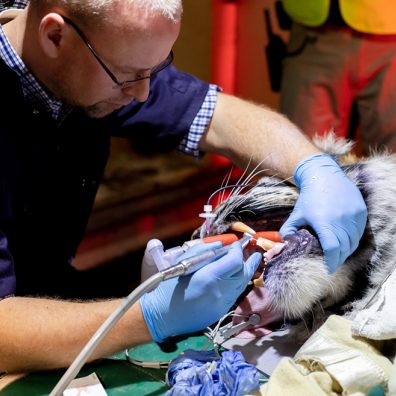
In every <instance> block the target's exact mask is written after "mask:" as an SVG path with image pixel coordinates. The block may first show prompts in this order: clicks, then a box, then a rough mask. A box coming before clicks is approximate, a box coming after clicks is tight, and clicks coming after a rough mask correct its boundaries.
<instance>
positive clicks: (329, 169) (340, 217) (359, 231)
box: [280, 154, 367, 273]
mask: <svg viewBox="0 0 396 396" xmlns="http://www.w3.org/2000/svg"><path fill="white" fill-rule="evenodd" d="M294 181H295V183H296V185H297V187H298V188H299V189H300V196H299V198H298V200H297V203H296V205H295V207H294V210H293V212H292V213H291V215H290V217H289V218H288V219H287V221H286V222H285V224H284V225H283V226H282V228H281V229H280V234H281V236H282V237H283V238H284V237H285V236H287V235H292V234H294V233H295V232H296V231H297V229H298V228H301V227H302V226H304V225H309V226H311V227H312V228H313V229H314V230H315V232H316V234H317V235H318V237H319V240H320V243H321V245H322V249H323V251H324V259H325V262H326V264H327V266H328V268H329V272H330V273H333V272H334V271H335V270H336V269H337V268H338V267H339V266H340V265H341V264H342V263H343V262H344V261H345V260H346V259H347V257H348V256H350V255H351V254H352V253H353V252H354V251H355V249H356V248H357V247H358V244H359V240H360V238H361V237H362V235H363V231H364V228H365V226H366V221H367V208H366V205H365V203H364V200H363V197H362V195H361V193H360V191H359V190H358V188H357V187H356V186H355V185H354V184H353V183H352V182H351V181H350V180H349V179H348V178H347V177H346V176H345V174H344V172H343V171H342V169H341V168H340V167H339V165H338V164H337V163H336V162H335V160H334V159H333V158H332V157H330V156H329V155H327V154H315V155H313V156H311V157H308V158H305V159H304V160H302V161H301V162H300V163H299V164H298V165H297V167H296V170H295V171H294Z"/></svg>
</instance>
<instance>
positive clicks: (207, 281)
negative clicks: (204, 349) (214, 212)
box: [140, 242, 262, 342]
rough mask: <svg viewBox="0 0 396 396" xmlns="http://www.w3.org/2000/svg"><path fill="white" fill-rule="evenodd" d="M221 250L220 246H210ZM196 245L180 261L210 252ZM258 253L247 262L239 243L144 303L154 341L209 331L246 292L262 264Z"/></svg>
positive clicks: (169, 283) (153, 293)
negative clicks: (207, 329) (207, 327)
mask: <svg viewBox="0 0 396 396" xmlns="http://www.w3.org/2000/svg"><path fill="white" fill-rule="evenodd" d="M202 245H204V244H202ZM208 245H211V248H212V249H213V246H219V245H218V244H208ZM208 245H206V246H201V245H196V246H193V247H192V248H191V249H189V250H188V251H187V252H186V254H184V255H183V256H181V257H179V258H178V261H180V260H182V259H183V258H187V257H188V255H190V254H191V255H192V253H194V254H197V253H201V252H203V251H205V250H208ZM261 257H262V256H261V254H260V253H255V254H253V255H252V256H250V257H249V259H248V260H247V261H246V263H244V262H243V253H242V248H241V245H240V244H239V242H235V243H234V244H233V245H232V247H231V249H230V251H229V252H228V253H227V254H226V255H225V256H223V257H222V258H220V259H219V260H217V261H214V262H213V263H210V264H208V265H207V266H205V267H203V268H201V269H200V270H199V271H197V272H194V273H193V274H191V275H188V276H182V277H178V278H174V279H168V280H166V281H164V282H162V283H161V284H160V285H159V286H158V287H157V288H156V289H154V290H153V291H151V292H150V293H146V294H145V295H143V296H142V298H141V299H140V305H141V307H142V312H143V316H144V319H145V321H146V323H147V327H148V329H149V331H150V334H151V337H152V338H153V340H154V341H156V342H162V341H163V340H164V339H165V338H167V337H169V336H172V335H177V334H184V333H192V332H195V331H198V330H201V329H203V328H205V327H206V326H208V325H210V324H212V323H214V322H215V321H216V320H218V319H219V318H220V317H222V316H223V315H225V314H226V313H227V312H228V310H229V309H230V308H231V306H232V304H234V302H235V301H236V299H237V298H238V297H239V295H240V294H241V293H242V292H243V290H244V289H245V288H246V286H247V284H248V282H249V280H250V279H251V278H252V276H253V274H254V272H255V271H256V268H257V267H258V265H259V263H260V261H261Z"/></svg>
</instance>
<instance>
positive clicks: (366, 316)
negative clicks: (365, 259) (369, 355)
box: [352, 270, 396, 340]
mask: <svg viewBox="0 0 396 396" xmlns="http://www.w3.org/2000/svg"><path fill="white" fill-rule="evenodd" d="M364 300H366V301H368V304H367V306H365V307H364V308H363V309H361V310H357V313H356V315H355V317H354V318H353V323H352V334H354V335H357V336H362V337H366V338H369V339H372V340H389V339H393V338H396V315H395V312H396V270H394V271H393V272H392V273H391V275H390V276H389V277H388V279H386V280H385V282H384V283H383V284H382V286H381V287H380V288H379V289H378V290H376V291H374V292H373V293H372V294H371V295H368V296H367V297H366V298H365V299H364Z"/></svg>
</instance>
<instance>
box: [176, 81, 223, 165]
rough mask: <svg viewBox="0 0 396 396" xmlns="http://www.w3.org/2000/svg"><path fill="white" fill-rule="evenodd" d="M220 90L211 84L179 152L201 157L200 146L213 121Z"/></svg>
mask: <svg viewBox="0 0 396 396" xmlns="http://www.w3.org/2000/svg"><path fill="white" fill-rule="evenodd" d="M218 91H220V88H219V87H218V86H217V85H213V84H211V85H210V86H209V90H208V93H207V95H206V98H205V100H204V102H203V103H202V107H201V109H200V110H199V112H198V114H197V116H196V117H195V119H194V121H193V123H192V124H191V128H190V132H189V134H188V135H187V136H186V137H185V138H184V139H183V140H182V142H181V143H180V146H179V148H178V150H180V151H182V152H184V153H186V154H190V155H192V156H194V157H198V156H200V155H201V153H200V151H199V150H198V144H199V141H200V140H201V137H202V135H203V134H204V132H205V130H206V128H207V127H208V125H209V123H210V120H211V119H212V116H213V112H214V109H215V106H216V102H217V92H218Z"/></svg>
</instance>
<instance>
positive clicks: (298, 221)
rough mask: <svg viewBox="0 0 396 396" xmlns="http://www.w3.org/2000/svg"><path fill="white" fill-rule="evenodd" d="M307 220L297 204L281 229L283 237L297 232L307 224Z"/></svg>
mask: <svg viewBox="0 0 396 396" xmlns="http://www.w3.org/2000/svg"><path fill="white" fill-rule="evenodd" d="M306 224H307V222H306V220H305V218H304V216H303V213H302V212H301V210H300V209H299V208H298V207H297V206H296V207H295V208H294V209H293V211H292V212H291V214H290V216H289V218H288V219H287V220H286V221H285V223H284V224H283V225H282V227H281V228H280V230H279V233H280V235H281V237H282V239H283V238H285V237H287V236H289V235H293V234H295V233H296V232H297V230H298V229H299V228H300V227H302V226H304V225H306Z"/></svg>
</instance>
